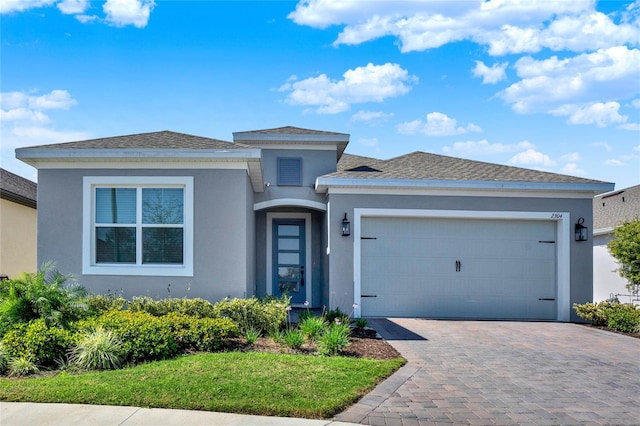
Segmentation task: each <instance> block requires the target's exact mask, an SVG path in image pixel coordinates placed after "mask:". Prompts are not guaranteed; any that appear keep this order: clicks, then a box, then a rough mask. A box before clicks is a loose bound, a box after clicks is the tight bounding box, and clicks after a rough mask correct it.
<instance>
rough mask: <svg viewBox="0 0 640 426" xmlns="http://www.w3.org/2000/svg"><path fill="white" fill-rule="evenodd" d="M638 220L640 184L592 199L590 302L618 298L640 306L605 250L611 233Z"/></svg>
mask: <svg viewBox="0 0 640 426" xmlns="http://www.w3.org/2000/svg"><path fill="white" fill-rule="evenodd" d="M638 218H640V185H636V186H632V187H630V188H625V189H621V190H620V191H615V192H609V193H606V194H602V195H599V196H597V197H595V198H594V199H593V301H594V302H601V301H603V300H607V299H610V298H613V297H616V295H618V299H619V300H620V301H621V302H623V303H630V302H633V303H637V304H640V296H639V295H635V296H634V295H632V294H631V293H630V292H629V290H628V289H627V288H626V285H627V283H628V282H627V280H625V279H624V278H622V277H621V276H620V275H619V274H618V272H616V270H617V269H618V264H617V262H616V260H615V259H614V258H613V256H611V254H610V253H609V250H608V249H607V243H608V242H609V241H611V239H612V238H613V231H614V229H615V228H616V227H618V226H619V225H621V224H622V223H624V222H627V221H631V220H634V219H638Z"/></svg>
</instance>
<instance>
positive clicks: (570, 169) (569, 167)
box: [561, 163, 585, 175]
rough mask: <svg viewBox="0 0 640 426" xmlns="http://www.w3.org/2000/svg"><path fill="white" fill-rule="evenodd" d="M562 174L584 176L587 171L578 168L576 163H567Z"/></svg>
mask: <svg viewBox="0 0 640 426" xmlns="http://www.w3.org/2000/svg"><path fill="white" fill-rule="evenodd" d="M561 172H562V173H564V174H567V175H584V174H585V171H584V170H582V169H581V168H579V167H578V165H577V164H576V163H567V164H565V165H564V167H562V170H561Z"/></svg>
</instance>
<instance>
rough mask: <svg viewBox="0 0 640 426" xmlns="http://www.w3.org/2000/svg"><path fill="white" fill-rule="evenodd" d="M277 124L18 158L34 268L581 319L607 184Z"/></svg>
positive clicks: (308, 297) (413, 308)
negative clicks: (30, 216)
mask: <svg viewBox="0 0 640 426" xmlns="http://www.w3.org/2000/svg"><path fill="white" fill-rule="evenodd" d="M348 142H349V135H348V134H344V133H334V132H325V131H317V130H307V129H300V128H296V127H282V128H276V129H267V130H257V131H246V132H236V133H234V134H233V142H225V141H220V140H215V139H209V138H203V137H197V136H191V135H186V134H181V133H174V132H169V131H163V132H157V133H145V134H138V135H130V136H120V137H112V138H103V139H95V140H89V141H81V142H70V143H62V144H55V145H45V146H35V147H29V148H21V149H17V150H16V154H17V157H18V158H19V159H21V160H22V161H24V162H26V163H28V164H31V165H33V166H34V167H36V168H37V169H38V176H39V183H38V185H39V188H38V208H39V211H38V261H39V262H40V263H41V262H43V261H45V260H53V261H55V262H56V263H57V265H58V267H59V268H60V269H61V270H62V271H64V272H66V273H73V274H75V275H76V276H77V277H78V278H79V280H80V282H81V283H82V284H83V285H85V286H86V287H88V288H90V289H91V290H92V291H93V292H107V291H108V290H111V291H122V292H123V293H124V295H125V296H126V297H130V296H133V295H149V296H152V297H164V296H166V295H167V288H170V289H171V295H172V296H174V297H182V296H185V295H188V296H189V297H203V298H206V299H209V300H212V301H215V300H218V299H220V298H223V297H226V296H229V297H245V296H252V295H257V296H263V295H280V294H282V292H285V291H286V292H288V294H289V295H291V297H292V303H293V304H294V305H296V306H303V304H304V302H305V301H306V302H309V303H310V305H311V306H312V307H322V306H326V307H327V308H335V307H340V308H341V309H342V310H344V311H346V312H351V311H352V306H355V312H354V313H355V315H356V316H419V317H442V318H504V319H506V318H509V319H544V320H560V321H569V320H577V317H575V315H574V313H573V312H572V310H571V305H572V304H573V303H574V302H575V303H583V302H587V301H591V300H592V278H593V275H592V274H593V270H592V252H591V250H592V247H591V243H590V242H578V241H576V240H575V238H574V227H575V224H576V223H577V222H578V220H579V218H582V219H583V221H581V222H582V224H583V225H585V226H587V227H589V228H591V227H592V223H593V208H592V200H593V197H594V195H596V194H599V193H603V192H606V191H610V190H612V189H613V184H611V183H607V182H601V181H595V180H590V179H584V178H579V177H572V176H564V175H558V174H552V173H546V172H541V171H536V170H527V169H522V168H516V167H508V166H503V165H497V164H489V163H483V162H477V161H470V160H463V159H458V158H451V157H446V156H441V155H435V154H428V153H423V152H414V153H411V154H407V155H403V156H400V157H396V158H392V159H389V160H378V159H374V158H367V157H360V156H355V155H349V154H346V153H345V152H344V151H345V148H346V146H347V144H348Z"/></svg>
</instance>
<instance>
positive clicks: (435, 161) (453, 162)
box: [323, 151, 603, 183]
mask: <svg viewBox="0 0 640 426" xmlns="http://www.w3.org/2000/svg"><path fill="white" fill-rule="evenodd" d="M358 166H369V167H371V168H373V169H376V170H380V172H379V173H375V172H362V171H349V169H353V168H354V167H358ZM323 177H325V178H352V179H415V180H450V181H485V182H540V183H603V182H601V181H597V180H592V179H585V178H581V177H575V176H567V175H561V174H556V173H549V172H543V171H539V170H532V169H523V168H520V167H512V166H504V165H501V164H493V163H485V162H482V161H475V160H466V159H462V158H455V157H448V156H445V155H438V154H430V153H426V152H419V151H418V152H413V153H411V154H406V155H402V156H400V157H395V158H391V159H389V160H377V159H373V158H367V157H358V156H353V155H348V154H345V155H344V156H343V159H342V160H341V161H340V162H339V163H338V171H337V172H334V173H330V174H327V175H324V176H323Z"/></svg>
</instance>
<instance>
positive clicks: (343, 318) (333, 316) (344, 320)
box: [324, 308, 351, 324]
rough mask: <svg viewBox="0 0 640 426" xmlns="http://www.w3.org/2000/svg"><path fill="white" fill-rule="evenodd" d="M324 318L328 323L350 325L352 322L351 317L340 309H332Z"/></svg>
mask: <svg viewBox="0 0 640 426" xmlns="http://www.w3.org/2000/svg"><path fill="white" fill-rule="evenodd" d="M324 317H325V319H326V320H327V322H328V323H336V324H349V322H350V321H351V320H350V318H349V315H347V314H345V313H344V312H342V311H341V310H340V308H335V309H330V310H328V311H326V312H325V313H324Z"/></svg>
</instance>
